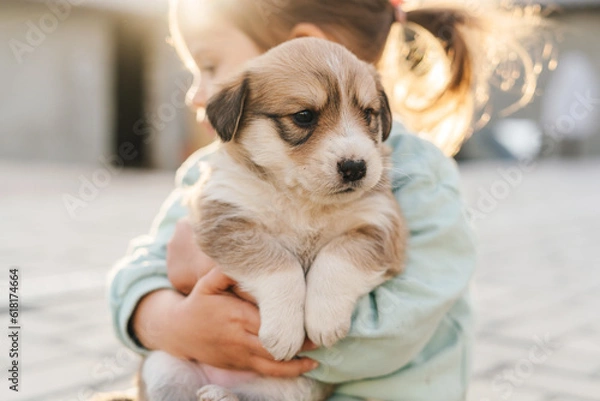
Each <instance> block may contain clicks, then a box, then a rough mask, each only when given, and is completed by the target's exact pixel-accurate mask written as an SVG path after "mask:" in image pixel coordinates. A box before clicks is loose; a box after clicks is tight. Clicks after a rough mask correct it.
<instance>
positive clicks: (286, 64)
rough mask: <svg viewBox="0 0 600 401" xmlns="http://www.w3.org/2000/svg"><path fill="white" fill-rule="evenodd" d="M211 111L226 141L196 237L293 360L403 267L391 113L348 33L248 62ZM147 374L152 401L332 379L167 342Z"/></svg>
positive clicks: (199, 210) (313, 389) (291, 390)
mask: <svg viewBox="0 0 600 401" xmlns="http://www.w3.org/2000/svg"><path fill="white" fill-rule="evenodd" d="M207 115H208V118H209V119H210V121H211V123H212V125H213V126H214V128H215V129H216V131H217V132H218V134H219V136H220V137H221V140H222V145H221V146H220V148H219V150H218V151H217V153H216V155H215V156H214V157H213V158H212V159H211V160H210V166H211V169H212V170H211V174H210V176H209V177H208V178H207V179H206V180H204V181H203V182H201V183H199V184H198V185H197V186H196V188H195V190H194V193H193V195H192V197H191V202H190V205H191V215H192V220H193V224H194V229H195V232H196V236H197V239H198V243H199V245H200V247H201V248H202V249H203V250H204V252H206V253H207V254H208V255H209V256H210V257H211V258H213V259H214V260H215V261H216V262H217V263H218V264H219V265H220V266H221V268H222V269H223V273H224V274H226V275H228V276H230V277H232V278H233V279H235V280H236V281H238V282H239V283H240V286H241V288H242V289H243V290H245V291H247V292H249V293H250V294H251V295H253V296H254V297H255V299H256V301H257V302H258V307H259V309H260V316H261V328H260V333H259V337H260V340H261V342H262V344H263V346H264V347H265V348H266V349H267V350H268V351H269V352H270V353H271V354H272V355H273V356H274V357H275V359H278V360H289V359H291V358H293V357H294V356H295V355H296V354H297V353H298V351H299V350H300V348H301V346H302V344H303V342H304V339H305V335H307V336H308V338H310V339H311V340H312V341H313V342H314V343H315V344H317V345H319V346H325V347H330V346H332V345H334V344H335V343H336V342H337V341H338V340H340V339H342V338H343V337H344V336H345V335H346V334H347V333H348V330H349V329H350V323H351V317H352V312H353V310H354V308H355V305H356V302H357V300H358V299H359V297H361V296H363V295H365V294H367V293H368V292H370V291H371V290H372V289H373V288H375V287H376V286H378V285H379V284H381V283H383V282H384V281H385V280H386V279H388V278H390V277H392V276H394V275H396V274H399V273H400V272H401V271H402V268H403V256H404V246H405V240H406V234H405V230H404V227H403V222H402V218H401V213H400V210H399V208H398V205H397V203H396V201H395V199H394V198H393V196H392V193H391V188H390V182H389V178H388V170H387V168H386V166H387V163H388V161H387V155H388V150H387V148H386V147H385V146H384V145H383V141H384V140H385V139H386V138H387V137H388V135H389V133H390V130H391V123H392V117H391V112H390V109H389V105H388V102H387V98H386V95H385V93H384V91H383V89H382V87H381V84H380V83H379V79H378V76H377V73H376V72H375V70H374V68H373V67H371V66H370V65H368V64H366V63H364V62H362V61H360V60H358V59H357V58H356V57H355V56H354V55H353V54H352V53H350V52H349V51H348V50H346V49H345V48H344V47H342V46H340V45H337V44H334V43H331V42H328V41H324V40H319V39H308V38H304V39H297V40H293V41H290V42H287V43H285V44H283V45H281V46H278V47H276V48H274V49H272V50H271V51H269V52H267V53H266V54H265V55H263V56H261V57H259V58H256V59H254V60H252V61H251V62H250V63H249V65H248V66H247V68H246V69H245V71H244V72H243V73H242V74H240V75H239V76H238V77H237V78H236V79H235V80H233V81H232V82H230V83H228V84H227V85H225V87H224V89H222V90H221V91H220V92H219V93H218V94H216V95H215V96H214V97H213V98H212V99H211V100H210V102H209V104H208V107H207ZM142 379H143V381H144V384H145V386H144V387H145V392H146V398H147V399H148V400H150V401H167V400H168V401H188V400H193V399H196V393H198V396H197V397H198V399H200V400H211V401H216V400H229V401H233V400H242V401H259V400H273V401H292V400H293V401H300V400H304V401H313V400H314V401H317V400H323V399H325V398H326V397H327V395H328V393H329V392H330V391H331V387H330V386H325V385H323V384H320V383H318V382H316V381H314V380H311V379H308V378H304V377H301V378H298V379H275V378H248V376H237V374H236V373H235V372H226V371H222V370H218V369H215V368H211V367H208V366H202V365H199V364H194V363H191V362H187V361H180V360H177V359H175V358H172V357H170V356H168V355H166V354H164V353H160V352H158V353H153V354H151V355H150V356H149V358H148V359H147V360H146V362H145V364H144V367H143V370H142ZM198 390H199V391H198Z"/></svg>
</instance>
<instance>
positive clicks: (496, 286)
mask: <svg viewBox="0 0 600 401" xmlns="http://www.w3.org/2000/svg"><path fill="white" fill-rule="evenodd" d="M461 170H462V174H463V182H464V195H465V199H466V200H467V203H468V205H469V206H470V214H471V217H472V219H473V223H474V225H475V227H476V229H477V232H478V234H479V240H480V249H481V257H480V266H479V270H478V273H477V276H476V278H475V280H474V283H473V298H474V301H475V303H476V305H477V309H478V326H477V327H478V329H477V347H476V350H475V364H474V375H473V382H472V388H471V392H470V394H469V400H468V401H504V400H514V401H599V400H600V313H599V311H600V253H599V252H597V251H596V249H597V248H596V246H597V244H598V242H599V241H600V160H585V161H562V162H558V161H548V162H544V163H541V164H540V165H536V166H533V169H532V168H531V167H525V166H522V167H519V166H515V165H500V164H497V163H489V162H486V163H481V162H477V163H467V164H463V165H461ZM103 174H104V173H103V172H102V171H101V169H93V168H89V167H88V168H81V167H77V166H53V165H48V164H32V163H27V164H26V163H17V162H2V161H0V183H1V186H0V222H1V225H2V230H1V232H0V266H1V268H2V271H3V272H2V273H1V274H2V276H0V288H1V290H0V293H1V294H6V293H7V288H8V282H7V280H8V270H9V268H10V267H11V266H18V267H19V268H20V276H21V279H20V294H21V310H20V316H19V319H20V321H19V323H20V324H21V325H22V329H21V333H20V334H21V338H20V351H21V365H20V375H21V376H20V380H21V381H20V391H19V393H14V392H11V391H8V384H9V383H8V382H7V380H6V377H7V375H8V373H7V367H8V363H9V361H8V358H7V354H8V349H9V348H10V347H9V344H8V338H7V336H6V335H2V336H1V339H0V355H2V359H1V360H2V372H4V373H3V374H2V380H1V381H0V382H1V383H2V388H1V389H0V400H8V401H13V400H14V401H84V400H86V399H87V398H89V397H90V395H92V394H93V393H94V392H96V391H99V390H107V389H124V388H127V387H128V386H129V384H130V379H131V375H132V372H134V371H135V370H136V368H137V365H138V363H139V360H138V358H137V356H135V355H133V354H132V353H131V352H129V351H127V350H126V349H124V348H123V347H122V346H120V345H119V344H118V343H117V341H116V340H115V339H114V338H113V334H112V328H111V325H110V321H109V315H108V312H107V306H106V301H105V298H104V295H105V283H106V273H107V270H108V268H109V266H110V265H111V264H112V263H113V262H114V261H115V260H116V259H117V258H118V257H120V256H121V255H122V254H123V253H124V252H125V249H126V246H127V242H128V240H129V239H130V238H132V237H134V236H135V235H138V234H141V233H144V232H145V231H146V230H147V228H148V226H149V224H150V221H151V219H152V217H153V216H154V215H155V213H156V211H157V209H158V207H159V205H160V203H161V202H162V200H163V199H164V197H165V196H166V194H167V193H168V192H169V190H170V188H171V186H172V181H173V177H172V174H171V173H166V172H158V173H157V172H135V171H127V172H124V171H115V170H113V171H110V172H109V174H104V175H103ZM87 180H89V182H92V184H93V182H94V180H95V181H96V183H97V184H99V185H92V187H90V186H89V183H88V186H87V187H86V186H85V185H84V184H82V183H85V182H86V181H87ZM82 185H83V188H82ZM80 191H82V192H81V193H80ZM65 195H67V196H66V197H65ZM69 195H70V196H72V197H69ZM75 197H79V198H80V202H79V203H75V202H74V201H73V200H74V199H75ZM65 199H66V200H67V201H70V203H67V204H69V205H70V208H71V213H70V212H69V207H67V206H65ZM2 298H3V299H5V301H2V302H3V303H1V304H0V320H1V321H3V322H4V326H5V327H8V325H9V324H8V319H9V316H8V302H7V297H6V296H5V295H2Z"/></svg>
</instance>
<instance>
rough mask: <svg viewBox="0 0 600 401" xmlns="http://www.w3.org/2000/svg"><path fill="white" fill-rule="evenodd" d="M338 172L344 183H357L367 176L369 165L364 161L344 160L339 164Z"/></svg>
mask: <svg viewBox="0 0 600 401" xmlns="http://www.w3.org/2000/svg"><path fill="white" fill-rule="evenodd" d="M338 171H339V173H340V174H341V176H342V178H343V180H344V182H355V181H358V180H362V179H363V178H365V175H367V163H365V161H364V160H342V161H341V162H339V163H338Z"/></svg>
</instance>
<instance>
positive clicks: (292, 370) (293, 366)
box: [252, 357, 319, 377]
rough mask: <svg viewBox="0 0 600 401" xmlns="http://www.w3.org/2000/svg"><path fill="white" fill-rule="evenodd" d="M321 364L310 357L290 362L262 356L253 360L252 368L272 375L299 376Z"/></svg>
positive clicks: (266, 374)
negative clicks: (276, 360)
mask: <svg viewBox="0 0 600 401" xmlns="http://www.w3.org/2000/svg"><path fill="white" fill-rule="evenodd" d="M317 366H319V364H318V362H316V361H314V360H312V359H309V358H300V359H294V360H291V361H289V362H275V361H272V360H268V359H263V358H260V357H255V358H254V359H253V360H252V369H253V370H254V371H255V372H256V373H259V374H261V375H264V376H270V377H298V376H300V375H302V374H304V373H306V372H310V371H311V370H313V369H316V368H317Z"/></svg>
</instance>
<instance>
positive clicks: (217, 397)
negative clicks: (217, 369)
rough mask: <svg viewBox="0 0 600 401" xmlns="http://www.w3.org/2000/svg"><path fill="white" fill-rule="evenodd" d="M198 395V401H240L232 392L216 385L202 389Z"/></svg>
mask: <svg viewBox="0 0 600 401" xmlns="http://www.w3.org/2000/svg"><path fill="white" fill-rule="evenodd" d="M196 395H197V396H198V401H240V399H239V398H238V397H237V396H236V395H235V394H233V393H232V392H231V391H229V390H227V389H225V388H223V387H220V386H217V385H214V384H209V385H207V386H204V387H202V388H201V389H200V390H198V393H197V394H196Z"/></svg>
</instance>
